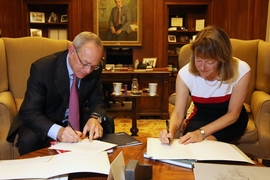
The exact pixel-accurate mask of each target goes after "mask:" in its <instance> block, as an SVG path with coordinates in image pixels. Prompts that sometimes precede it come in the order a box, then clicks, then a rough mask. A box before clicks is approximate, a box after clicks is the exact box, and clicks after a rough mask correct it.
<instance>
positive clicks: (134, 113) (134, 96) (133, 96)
mask: <svg viewBox="0 0 270 180" xmlns="http://www.w3.org/2000/svg"><path fill="white" fill-rule="evenodd" d="M111 96H112V97H114V98H117V97H119V98H129V99H131V101H132V126H131V128H130V132H131V135H132V136H138V132H139V129H138V127H137V113H138V112H137V106H138V105H137V99H138V98H143V97H159V96H158V95H155V96H150V95H149V94H148V93H144V92H143V93H141V94H138V95H137V94H133V93H131V91H127V93H126V94H125V93H122V94H120V95H114V93H112V94H111Z"/></svg>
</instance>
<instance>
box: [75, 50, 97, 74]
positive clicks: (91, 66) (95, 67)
mask: <svg viewBox="0 0 270 180" xmlns="http://www.w3.org/2000/svg"><path fill="white" fill-rule="evenodd" d="M75 52H76V54H77V57H78V59H79V61H80V63H81V65H82V66H84V67H89V68H90V69H93V70H98V69H99V68H100V65H94V66H93V65H91V64H89V63H86V64H85V63H83V62H82V60H81V58H80V57H79V55H78V52H77V49H75Z"/></svg>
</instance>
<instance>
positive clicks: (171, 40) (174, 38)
mask: <svg viewBox="0 0 270 180" xmlns="http://www.w3.org/2000/svg"><path fill="white" fill-rule="evenodd" d="M168 42H176V36H175V35H168Z"/></svg>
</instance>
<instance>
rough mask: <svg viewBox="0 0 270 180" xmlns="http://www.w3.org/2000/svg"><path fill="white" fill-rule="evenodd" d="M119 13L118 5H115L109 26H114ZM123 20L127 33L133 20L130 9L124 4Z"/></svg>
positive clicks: (122, 9) (123, 27)
mask: <svg viewBox="0 0 270 180" xmlns="http://www.w3.org/2000/svg"><path fill="white" fill-rule="evenodd" d="M116 14H117V7H116V6H115V7H114V8H112V11H111V15H110V19H109V28H111V27H114V22H115V19H116ZM120 18H121V22H122V27H121V28H122V29H123V30H124V31H126V32H127V33H130V31H131V27H130V21H131V13H130V9H129V7H127V6H122V8H121V17H120Z"/></svg>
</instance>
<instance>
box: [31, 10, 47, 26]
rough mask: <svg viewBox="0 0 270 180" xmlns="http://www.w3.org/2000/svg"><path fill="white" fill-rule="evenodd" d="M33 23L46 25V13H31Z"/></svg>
mask: <svg viewBox="0 0 270 180" xmlns="http://www.w3.org/2000/svg"><path fill="white" fill-rule="evenodd" d="M30 22H31V23H45V13H43V12H30Z"/></svg>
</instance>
